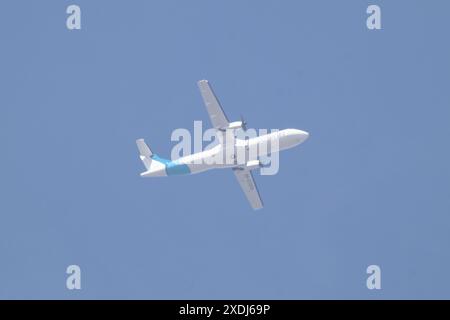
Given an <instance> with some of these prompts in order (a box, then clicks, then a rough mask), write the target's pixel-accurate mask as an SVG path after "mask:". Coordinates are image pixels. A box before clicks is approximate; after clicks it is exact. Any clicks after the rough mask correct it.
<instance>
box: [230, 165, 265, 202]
mask: <svg viewBox="0 0 450 320" xmlns="http://www.w3.org/2000/svg"><path fill="white" fill-rule="evenodd" d="M233 172H234V175H235V176H236V178H237V180H238V182H239V184H240V185H241V188H242V191H244V193H245V196H246V197H247V200H248V201H249V202H250V205H251V206H252V208H253V209H261V208H262V207H263V203H262V201H261V197H260V196H259V192H258V188H257V187H256V184H255V180H253V175H252V172H251V171H250V170H248V169H246V168H241V167H237V168H233Z"/></svg>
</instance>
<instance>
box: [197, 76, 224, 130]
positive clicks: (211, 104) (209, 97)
mask: <svg viewBox="0 0 450 320" xmlns="http://www.w3.org/2000/svg"><path fill="white" fill-rule="evenodd" d="M198 87H199V88H200V93H201V94H202V98H203V101H204V102H205V105H206V110H207V111H208V114H209V118H210V119H211V122H212V125H213V127H214V128H215V129H224V128H226V127H228V123H229V121H228V119H227V116H226V115H225V113H224V112H223V109H222V107H221V106H220V103H219V100H217V98H216V96H215V94H214V92H213V90H212V88H211V86H210V85H209V83H208V80H200V81H199V82H198Z"/></svg>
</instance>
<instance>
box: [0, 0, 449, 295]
mask: <svg viewBox="0 0 450 320" xmlns="http://www.w3.org/2000/svg"><path fill="white" fill-rule="evenodd" d="M74 3H75V4H78V5H79V6H80V7H81V11H82V29H81V30H77V31H69V30H67V28H66V17H67V14H66V13H65V11H66V7H67V6H68V5H70V4H74ZM369 4H378V5H380V7H381V10H382V30H377V31H369V30H368V29H367V28H366V17H367V14H366V8H367V6H368V5H369ZM449 10H450V4H449V3H448V1H433V2H432V3H431V2H429V1H423V0H422V1H406V0H403V1H395V2H394V1H382V0H374V1H360V0H353V1H331V0H330V1H317V0H315V1H312V0H311V1H287V0H286V1H256V0H255V1H244V2H243V1H234V0H233V1H206V0H203V1H199V0H191V1H83V0H77V1H56V0H55V1H40V2H36V1H33V2H32V1H4V2H3V3H2V10H1V13H0V35H1V37H0V38H1V39H2V40H1V41H2V45H1V50H0V67H1V68H0V70H1V72H0V85H1V88H2V90H1V91H2V93H1V94H0V141H1V146H2V153H1V160H0V164H1V166H0V172H1V175H0V177H1V178H0V192H1V195H2V197H1V198H0V199H1V201H0V254H1V263H0V298H9V299H16V298H31V299H36V298H41V299H42V298H59V299H76V298H85V299H95V298H105V299H108V298H113V299H116V298H125V299H132V298H137V299H173V298H175V299H200V298H201V299H218V298H221V299H243V298H253V299H316V298H323V299H333V298H339V299H348V298H357V299H380V298H386V299H392V298H413V299H416V298H439V299H441V298H447V299H448V298H450V289H449V286H450V280H449V278H448V270H450V251H449V244H450V233H449V226H450V169H449V163H450V152H449V138H450V125H449V120H450V107H449V100H450V91H449V90H448V84H449V83H450V60H449V59H448V57H449V56H450V42H449V41H448V34H449V26H448V12H449ZM199 79H209V80H210V82H211V83H212V85H213V86H214V89H215V91H216V93H217V95H218V97H219V98H220V100H221V103H222V105H223V107H224V109H225V111H226V113H227V115H228V117H229V118H230V119H232V120H238V119H239V116H240V114H243V115H244V116H245V118H246V120H247V121H248V122H249V126H250V127H254V128H279V129H283V128H298V129H302V130H306V131H308V132H310V134H311V136H310V139H309V140H308V141H306V143H304V144H303V145H301V146H300V147H298V148H295V149H291V150H288V151H286V152H284V153H282V154H281V159H280V161H281V163H280V172H279V173H278V174H277V175H275V176H259V175H255V176H256V182H257V184H258V186H259V190H260V192H261V195H262V197H263V199H264V202H265V208H264V209H263V210H261V211H258V212H253V211H252V210H251V209H250V207H249V205H248V204H247V201H246V199H245V197H244V196H243V194H242V192H241V190H240V188H239V186H238V184H237V182H236V181H235V178H234V176H233V174H232V173H231V172H230V171H228V170H217V171H212V172H207V173H204V174H201V175H194V176H182V177H171V178H167V179H153V180H152V179H141V178H140V177H139V173H140V172H141V171H142V170H143V166H142V164H141V162H140V160H139V158H138V152H137V149H136V146H135V139H137V138H141V137H143V138H145V139H146V141H147V142H148V143H149V145H150V146H151V148H152V150H153V151H155V152H157V153H158V154H160V155H161V156H165V157H168V156H170V150H171V148H172V147H173V145H174V143H173V142H171V141H170V135H171V132H172V130H174V129H176V128H188V129H192V128H193V121H194V120H202V121H204V123H205V124H208V123H209V122H208V116H207V113H206V110H205V107H204V106H203V103H202V101H201V97H200V94H199V92H198V89H197V87H196V81H197V80H199ZM204 129H206V127H205V128H204ZM71 264H77V265H79V266H80V267H81V270H82V289H81V290H79V291H76V290H75V291H69V290H67V289H66V286H65V283H66V277H67V275H66V273H65V270H66V267H67V266H68V265H71ZM371 264H376V265H379V266H380V267H381V271H382V280H381V282H382V289H381V290H368V289H367V288H366V278H367V274H366V268H367V266H369V265H371Z"/></svg>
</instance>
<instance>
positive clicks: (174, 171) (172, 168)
mask: <svg viewBox="0 0 450 320" xmlns="http://www.w3.org/2000/svg"><path fill="white" fill-rule="evenodd" d="M151 158H152V159H153V160H155V161H158V162H161V163H162V164H164V166H165V167H166V174H167V175H168V176H174V175H180V174H189V173H191V170H189V167H188V166H187V164H184V163H178V162H177V161H176V160H175V161H171V160H167V159H163V158H160V157H159V156H158V155H156V154H153V155H152V157H151Z"/></svg>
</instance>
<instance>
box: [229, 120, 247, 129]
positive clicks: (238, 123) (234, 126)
mask: <svg viewBox="0 0 450 320" xmlns="http://www.w3.org/2000/svg"><path fill="white" fill-rule="evenodd" d="M243 126H244V123H243V122H242V121H234V122H230V124H228V128H227V129H231V130H237V129H241V128H242V127H243Z"/></svg>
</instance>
